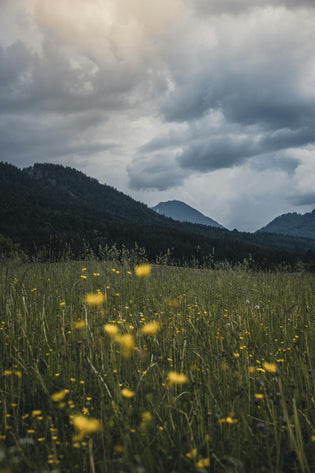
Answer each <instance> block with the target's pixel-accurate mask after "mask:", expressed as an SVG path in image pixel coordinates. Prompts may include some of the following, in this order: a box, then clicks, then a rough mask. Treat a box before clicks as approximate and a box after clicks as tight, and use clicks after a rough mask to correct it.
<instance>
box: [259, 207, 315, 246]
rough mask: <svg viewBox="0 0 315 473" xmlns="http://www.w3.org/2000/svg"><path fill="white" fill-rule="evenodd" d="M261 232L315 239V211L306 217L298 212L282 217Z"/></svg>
mask: <svg viewBox="0 0 315 473" xmlns="http://www.w3.org/2000/svg"><path fill="white" fill-rule="evenodd" d="M260 231H263V232H272V233H282V234H285V235H292V236H297V237H304V238H313V239H315V209H314V210H313V212H308V213H306V214H304V215H301V214H298V213H296V212H293V213H288V214H284V215H281V216H280V217H277V218H275V219H274V220H273V221H272V222H270V223H268V225H266V226H265V227H264V228H262V229H261V230H260Z"/></svg>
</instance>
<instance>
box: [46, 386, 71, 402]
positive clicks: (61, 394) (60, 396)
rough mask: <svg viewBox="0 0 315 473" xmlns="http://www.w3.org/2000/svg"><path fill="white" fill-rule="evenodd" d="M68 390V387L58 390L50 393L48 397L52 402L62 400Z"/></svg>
mask: <svg viewBox="0 0 315 473" xmlns="http://www.w3.org/2000/svg"><path fill="white" fill-rule="evenodd" d="M68 392H69V389H62V390H61V391H58V392H56V393H54V394H52V395H51V396H50V397H51V399H52V400H53V401H54V402H60V401H63V400H64V398H65V397H66V395H67V394H68Z"/></svg>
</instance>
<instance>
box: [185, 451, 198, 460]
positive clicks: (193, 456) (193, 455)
mask: <svg viewBox="0 0 315 473" xmlns="http://www.w3.org/2000/svg"><path fill="white" fill-rule="evenodd" d="M196 456H197V449H196V448H194V449H193V450H191V451H190V452H188V453H186V457H187V458H190V459H192V458H196Z"/></svg>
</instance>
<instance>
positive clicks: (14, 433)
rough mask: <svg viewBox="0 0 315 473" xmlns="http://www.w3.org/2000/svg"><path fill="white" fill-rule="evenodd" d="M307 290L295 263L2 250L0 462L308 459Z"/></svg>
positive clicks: (271, 463) (29, 467) (129, 468)
mask: <svg viewBox="0 0 315 473" xmlns="http://www.w3.org/2000/svg"><path fill="white" fill-rule="evenodd" d="M142 269H143V268H142ZM143 272H144V274H145V273H146V267H144V269H143ZM148 272H149V271H148ZM314 295H315V276H314V275H311V274H305V273H299V274H298V273H297V274H284V273H263V272H261V273H254V272H249V271H242V270H231V269H227V270H198V269H188V268H175V267H167V266H153V267H152V272H151V274H149V275H141V274H140V275H137V274H135V271H134V266H133V265H132V264H131V263H130V262H128V261H126V262H125V263H124V264H122V263H116V262H115V263H114V262H107V263H106V262H100V261H97V260H90V261H86V262H78V261H76V262H73V261H69V262H60V263H51V264H49V263H45V264H44V263H43V264H40V263H32V264H25V263H19V262H10V263H9V262H8V263H2V264H1V281H0V304H1V305H0V307H1V312H0V343H1V357H0V376H1V384H0V415H1V423H0V472H1V473H4V472H5V473H9V472H10V473H22V472H23V473H24V472H32V473H36V472H41V473H42V472H54V473H57V472H60V473H64V472H69V473H70V472H71V473H73V472H91V473H94V472H95V473H96V472H104V473H107V472H110V473H111V472H113V473H114V472H115V473H123V472H124V473H134V472H135V473H150V472H159V473H160V472H170V473H171V472H172V473H179V472H196V471H197V472H198V471H199V472H202V471H206V472H237V473H238V472H266V473H267V472H268V473H287V472H302V473H304V472H306V473H311V472H314V471H315V455H314V451H315V303H314V302H315V301H314Z"/></svg>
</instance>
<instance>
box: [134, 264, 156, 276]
mask: <svg viewBox="0 0 315 473" xmlns="http://www.w3.org/2000/svg"><path fill="white" fill-rule="evenodd" d="M151 271H152V266H151V265H150V264H141V265H139V266H136V267H135V273H136V275H137V276H138V277H139V278H143V277H145V276H149V274H151Z"/></svg>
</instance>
